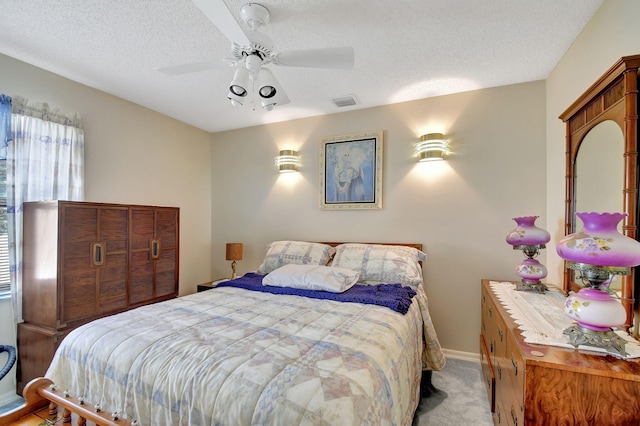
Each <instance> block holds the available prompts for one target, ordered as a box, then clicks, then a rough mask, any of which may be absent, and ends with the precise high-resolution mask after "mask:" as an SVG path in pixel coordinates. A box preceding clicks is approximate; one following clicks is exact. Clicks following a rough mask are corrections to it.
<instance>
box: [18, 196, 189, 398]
mask: <svg viewBox="0 0 640 426" xmlns="http://www.w3.org/2000/svg"><path fill="white" fill-rule="evenodd" d="M179 225H180V210H179V209H178V208H176V207H157V206H140V205H127V204H105V203H89V202H76V201H44V202H28V203H25V204H24V213H23V240H24V245H23V279H22V291H23V294H22V316H23V318H24V322H23V323H20V324H18V372H17V376H18V386H17V391H18V393H22V390H23V388H24V386H25V385H26V384H27V383H28V382H29V381H30V380H31V379H33V378H35V377H39V376H44V374H45V372H46V370H47V368H48V367H49V363H50V362H51V359H52V358H53V355H54V353H55V350H56V349H57V347H58V345H59V344H60V342H61V341H62V339H63V338H64V337H65V336H66V335H67V334H68V333H69V332H70V331H72V330H73V329H75V328H77V327H78V326H80V325H82V324H86V323H87V322H89V321H92V320H94V319H97V318H100V317H104V316H107V315H111V314H114V313H118V312H123V311H126V310H129V309H132V308H135V307H138V306H142V305H146V304H149V303H155V302H159V301H162V300H167V299H171V298H174V297H176V296H177V295H178V259H179V241H180V235H179V232H180V231H179V229H180V227H179Z"/></svg>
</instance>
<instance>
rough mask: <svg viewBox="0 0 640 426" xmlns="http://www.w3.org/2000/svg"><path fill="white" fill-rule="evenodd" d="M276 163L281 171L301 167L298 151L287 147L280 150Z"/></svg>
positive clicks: (290, 170) (285, 171) (292, 170)
mask: <svg viewBox="0 0 640 426" xmlns="http://www.w3.org/2000/svg"><path fill="white" fill-rule="evenodd" d="M275 164H276V167H277V168H278V171H279V172H280V173H287V172H295V171H297V170H298V167H300V156H299V155H298V152H297V151H293V150H290V149H285V150H282V151H280V154H279V155H278V156H277V157H276V161H275Z"/></svg>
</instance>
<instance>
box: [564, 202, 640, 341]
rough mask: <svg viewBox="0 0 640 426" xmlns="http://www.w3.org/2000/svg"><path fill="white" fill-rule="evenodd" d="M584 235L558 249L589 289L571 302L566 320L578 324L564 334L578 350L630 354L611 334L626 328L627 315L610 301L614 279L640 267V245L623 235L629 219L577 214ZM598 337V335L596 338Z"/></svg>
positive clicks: (570, 237)
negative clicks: (586, 346)
mask: <svg viewBox="0 0 640 426" xmlns="http://www.w3.org/2000/svg"><path fill="white" fill-rule="evenodd" d="M576 216H578V217H579V218H580V219H581V220H582V223H583V225H584V227H583V229H582V230H580V231H578V232H576V233H573V234H570V235H567V236H566V237H564V238H563V239H562V240H560V242H559V243H558V245H557V246H556V251H557V252H558V255H559V256H560V257H561V258H563V259H564V260H565V261H566V267H567V268H569V269H573V270H575V271H576V273H577V274H579V275H577V276H578V277H579V278H581V279H582V282H583V285H584V288H582V289H580V291H578V292H577V293H574V294H571V295H570V296H569V297H567V299H566V301H565V305H564V311H565V314H566V315H567V316H568V317H569V318H571V319H572V320H574V321H575V322H576V323H577V327H576V326H572V327H569V328H568V329H567V330H565V334H568V335H569V337H570V339H571V343H572V344H573V345H574V346H576V347H577V346H579V345H580V344H590V345H592V346H600V347H604V348H606V349H607V350H609V351H616V352H618V353H621V354H625V351H624V344H625V342H624V340H623V339H622V338H620V337H619V336H617V335H615V334H614V333H613V332H612V328H615V327H618V326H620V325H622V324H624V322H625V320H626V318H627V313H626V310H625V309H624V307H623V306H622V305H621V304H620V303H619V301H618V300H616V299H615V298H614V297H612V295H611V291H610V290H609V284H610V283H611V280H612V278H613V277H614V276H615V275H628V274H629V273H630V272H631V268H632V267H634V266H638V265H640V243H639V242H638V241H636V240H634V239H632V238H629V237H627V236H625V235H623V234H621V233H620V232H618V224H619V223H620V221H621V220H622V219H624V218H625V217H626V216H627V214H626V213H595V212H592V213H576ZM594 332H595V333H594Z"/></svg>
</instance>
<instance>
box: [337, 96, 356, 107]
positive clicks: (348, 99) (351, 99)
mask: <svg viewBox="0 0 640 426" xmlns="http://www.w3.org/2000/svg"><path fill="white" fill-rule="evenodd" d="M331 101H332V102H333V103H334V104H335V105H336V106H337V107H338V108H342V107H348V106H353V105H355V104H356V103H357V102H356V97H355V96H353V95H347V96H342V97H339V98H333V99H331Z"/></svg>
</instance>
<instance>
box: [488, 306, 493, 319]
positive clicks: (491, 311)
mask: <svg viewBox="0 0 640 426" xmlns="http://www.w3.org/2000/svg"><path fill="white" fill-rule="evenodd" d="M489 316H490V317H493V309H492V308H491V306H489Z"/></svg>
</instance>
